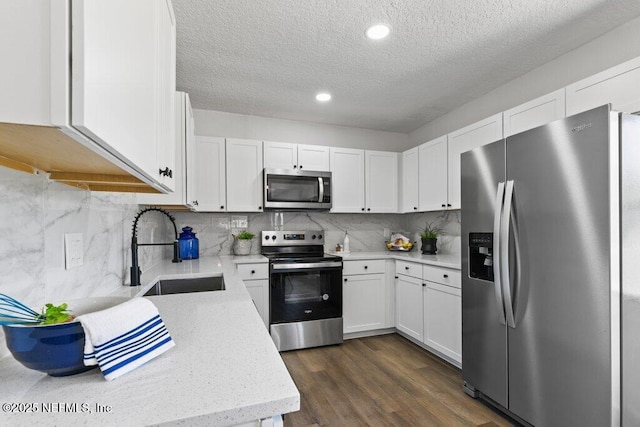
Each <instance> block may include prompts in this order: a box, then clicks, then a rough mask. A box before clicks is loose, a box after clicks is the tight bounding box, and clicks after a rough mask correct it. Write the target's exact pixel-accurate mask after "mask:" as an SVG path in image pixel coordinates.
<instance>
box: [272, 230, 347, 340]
mask: <svg viewBox="0 0 640 427" xmlns="http://www.w3.org/2000/svg"><path fill="white" fill-rule="evenodd" d="M261 240H262V254H263V255H265V256H267V257H268V258H269V330H270V332H271V337H272V338H273V341H274V342H275V344H276V347H277V348H278V350H280V351H287V350H295V349H300V348H308V347H318V346H323V345H331V344H340V343H341V342H342V258H340V257H338V256H333V255H326V254H325V253H324V232H323V231H322V230H310V231H263V232H262V239H261Z"/></svg>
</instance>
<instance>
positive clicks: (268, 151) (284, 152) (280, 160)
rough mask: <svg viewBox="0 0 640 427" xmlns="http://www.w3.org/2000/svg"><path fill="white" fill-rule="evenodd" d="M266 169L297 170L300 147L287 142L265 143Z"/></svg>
mask: <svg viewBox="0 0 640 427" xmlns="http://www.w3.org/2000/svg"><path fill="white" fill-rule="evenodd" d="M263 150H264V167H265V168H271V169H297V168H298V145H297V144H289V143H287V142H271V141H264V146H263Z"/></svg>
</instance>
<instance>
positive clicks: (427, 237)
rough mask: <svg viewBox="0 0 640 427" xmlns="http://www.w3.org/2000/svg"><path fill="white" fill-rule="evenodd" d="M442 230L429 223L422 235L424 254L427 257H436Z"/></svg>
mask: <svg viewBox="0 0 640 427" xmlns="http://www.w3.org/2000/svg"><path fill="white" fill-rule="evenodd" d="M441 231H442V230H441V229H440V228H439V227H436V226H435V225H433V223H432V222H427V223H426V225H425V227H424V228H423V229H422V232H421V233H420V237H421V238H422V253H423V254H425V255H434V254H435V253H436V252H437V251H438V247H437V246H436V243H437V242H438V235H439V234H440V232H441Z"/></svg>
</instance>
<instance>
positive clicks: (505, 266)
mask: <svg viewBox="0 0 640 427" xmlns="http://www.w3.org/2000/svg"><path fill="white" fill-rule="evenodd" d="M513 186H514V184H513V181H507V184H506V186H505V196H504V205H503V211H502V218H501V220H500V255H502V259H501V269H500V270H501V272H502V291H503V294H504V309H505V313H506V318H507V325H508V326H509V327H511V328H515V327H516V321H515V317H514V316H513V301H512V298H511V278H510V276H509V273H510V270H509V259H510V258H511V256H510V253H509V237H510V236H509V232H510V229H511V228H510V225H511V212H512V211H513V206H512V205H513ZM518 270H519V269H518Z"/></svg>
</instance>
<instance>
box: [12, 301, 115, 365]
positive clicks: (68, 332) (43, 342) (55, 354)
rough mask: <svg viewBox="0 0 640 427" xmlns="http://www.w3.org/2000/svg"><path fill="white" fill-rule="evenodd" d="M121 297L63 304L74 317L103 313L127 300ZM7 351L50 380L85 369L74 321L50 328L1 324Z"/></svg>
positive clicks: (80, 335)
mask: <svg viewBox="0 0 640 427" xmlns="http://www.w3.org/2000/svg"><path fill="white" fill-rule="evenodd" d="M127 300H128V298H125V297H94V298H83V299H78V300H71V301H69V302H68V303H67V305H68V306H69V310H70V311H72V312H73V314H74V315H75V316H79V315H81V314H86V313H92V312H94V311H100V310H105V309H107V308H110V307H113V306H116V305H118V304H122V303H123V302H125V301H127ZM2 329H3V330H4V335H5V340H6V342H7V348H8V349H9V351H10V352H11V354H12V355H13V357H14V358H15V359H16V360H17V361H18V362H20V363H21V364H22V365H23V366H25V367H27V368H29V369H34V370H36V371H40V372H44V373H46V374H49V375H51V376H52V377H63V376H67V375H74V374H79V373H81V372H84V371H88V370H89V369H93V368H95V367H96V366H85V365H84V361H83V356H84V329H83V328H82V325H81V324H80V322H78V321H72V322H68V323H58V324H54V325H3V326H2Z"/></svg>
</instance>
